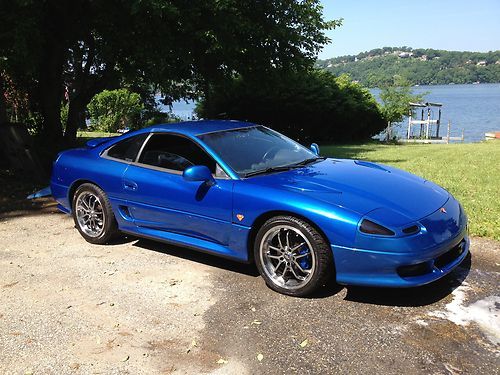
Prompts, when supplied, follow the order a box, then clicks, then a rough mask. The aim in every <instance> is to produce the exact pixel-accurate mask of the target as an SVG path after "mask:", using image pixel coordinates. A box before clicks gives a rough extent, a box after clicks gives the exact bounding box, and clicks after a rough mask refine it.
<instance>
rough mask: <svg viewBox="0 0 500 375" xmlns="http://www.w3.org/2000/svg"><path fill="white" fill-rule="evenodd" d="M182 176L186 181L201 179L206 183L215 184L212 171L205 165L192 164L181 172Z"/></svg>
mask: <svg viewBox="0 0 500 375" xmlns="http://www.w3.org/2000/svg"><path fill="white" fill-rule="evenodd" d="M182 177H184V179H185V180H186V181H203V182H205V183H206V184H207V185H209V186H212V185H215V179H214V177H213V176H212V172H210V169H208V168H207V167H206V166H205V165H194V166H192V167H188V168H186V169H185V170H184V172H182Z"/></svg>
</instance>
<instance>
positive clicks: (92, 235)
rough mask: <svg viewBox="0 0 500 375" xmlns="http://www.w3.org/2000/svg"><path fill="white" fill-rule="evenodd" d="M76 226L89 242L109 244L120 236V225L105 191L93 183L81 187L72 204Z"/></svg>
mask: <svg viewBox="0 0 500 375" xmlns="http://www.w3.org/2000/svg"><path fill="white" fill-rule="evenodd" d="M71 208H72V212H73V220H74V222H75V226H76V228H77V229H78V231H79V232H80V234H81V235H82V237H83V238H85V240H86V241H87V242H90V243H93V244H101V245H102V244H105V243H108V242H109V241H110V240H111V239H113V238H114V237H115V236H116V235H117V234H118V224H117V222H116V219H115V215H114V213H113V210H112V208H111V204H110V203H109V200H108V197H107V196H106V193H104V191H103V190H102V189H101V188H100V187H98V186H96V185H94V184H91V183H85V184H82V185H80V186H79V187H78V188H77V189H76V191H75V194H74V195H73V201H72V204H71Z"/></svg>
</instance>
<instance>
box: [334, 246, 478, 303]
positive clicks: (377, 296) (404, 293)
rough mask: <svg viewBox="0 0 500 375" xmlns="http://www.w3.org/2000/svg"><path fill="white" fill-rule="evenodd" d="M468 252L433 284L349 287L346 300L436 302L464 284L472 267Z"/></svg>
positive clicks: (362, 301) (363, 301)
mask: <svg viewBox="0 0 500 375" xmlns="http://www.w3.org/2000/svg"><path fill="white" fill-rule="evenodd" d="M471 262H472V257H471V254H470V253H469V254H467V256H466V257H465V259H464V260H463V261H462V263H461V264H460V266H458V267H457V268H455V269H454V270H453V271H452V272H450V273H449V274H448V275H446V276H445V277H443V278H442V279H439V280H437V281H435V282H433V283H431V284H427V285H424V286H420V287H415V288H373V287H354V286H352V287H347V294H346V296H345V298H344V299H345V300H347V301H353V302H360V303H368V304H374V305H385V306H398V307H417V306H427V305H430V304H433V303H436V302H438V301H440V300H442V299H443V298H445V297H446V296H448V295H449V294H450V293H451V292H453V290H455V289H456V288H458V287H459V286H460V285H462V283H463V281H464V280H465V279H466V278H467V275H468V274H469V272H470V269H471Z"/></svg>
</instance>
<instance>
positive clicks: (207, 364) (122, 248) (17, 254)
mask: <svg viewBox="0 0 500 375" xmlns="http://www.w3.org/2000/svg"><path fill="white" fill-rule="evenodd" d="M471 253H472V256H471V257H469V258H468V259H466V260H465V261H464V263H463V264H462V265H461V267H459V268H458V269H457V270H456V271H454V272H453V273H452V274H451V275H449V276H448V277H446V278H444V279H442V280H440V281H439V282H437V283H434V284H432V285H429V286H426V287H422V288H416V289H405V290H391V289H376V288H344V287H339V286H336V285H335V284H333V283H332V284H331V285H329V286H327V287H325V288H324V289H323V290H322V291H321V292H320V293H318V294H317V295H315V296H313V298H308V299H299V298H291V297H286V296H282V295H279V294H277V293H275V292H272V291H271V290H269V289H268V288H267V287H266V286H265V284H264V282H263V280H262V279H261V278H260V277H259V276H258V273H257V272H256V270H255V268H254V267H253V266H248V265H241V264H238V263H233V262H230V261H227V260H223V259H219V258H216V257H212V256H209V255H204V254H200V253H196V252H194V251H192V250H188V249H183V248H179V247H175V246H171V245H166V244H161V243H155V242H152V241H146V240H142V239H136V238H123V239H122V240H120V241H118V242H116V243H114V244H111V245H106V246H98V245H91V244H88V243H87V242H85V241H84V240H83V238H82V237H80V235H79V234H78V232H77V230H76V229H75V228H74V225H73V221H72V219H71V218H70V217H68V216H66V215H64V214H61V213H58V212H57V211H56V210H55V208H54V207H53V204H52V202H50V201H47V200H46V201H42V204H38V205H36V206H33V207H29V206H26V207H22V210H17V211H16V210H5V212H3V213H0V269H1V272H0V298H1V304H0V373H1V374H72V373H74V374H157V373H158V374H171V373H172V374H198V373H214V374H217V373H220V374H238V375H243V374H259V373H261V374H282V373H300V374H317V373H340V374H352V373H384V374H400V373H405V374H423V373H434V374H453V375H455V374H495V373H497V374H498V373H499V372H500V369H499V364H500V361H499V358H500V318H499V311H500V295H499V288H498V287H499V280H500V279H499V270H500V244H499V243H498V242H495V241H491V240H487V239H480V238H474V239H473V241H472V248H471Z"/></svg>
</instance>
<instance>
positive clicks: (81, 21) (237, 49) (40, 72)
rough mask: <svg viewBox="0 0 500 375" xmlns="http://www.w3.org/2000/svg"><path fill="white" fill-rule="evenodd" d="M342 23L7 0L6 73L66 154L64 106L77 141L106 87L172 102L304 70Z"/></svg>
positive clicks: (287, 1)
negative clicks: (218, 86) (211, 88)
mask: <svg viewBox="0 0 500 375" xmlns="http://www.w3.org/2000/svg"><path fill="white" fill-rule="evenodd" d="M338 24H339V22H338V21H326V20H324V18H323V15H322V7H321V5H320V2H319V0H307V1H300V0H267V1H254V0H222V1H221V0H202V1H200V0H193V1H183V0H128V1H123V0H109V1H88V0H71V1H69V0H13V1H11V0H0V71H1V72H3V74H5V75H6V76H7V77H8V78H9V79H10V80H12V82H13V85H14V87H16V89H17V90H18V91H20V92H22V93H25V94H26V95H27V97H28V100H29V105H30V113H31V114H33V113H36V114H40V116H41V118H42V123H41V125H42V133H43V135H44V139H45V142H47V147H49V145H48V143H49V142H52V143H53V147H54V149H57V148H60V147H61V141H62V137H63V132H62V129H63V127H62V124H61V113H60V112H61V102H65V101H66V102H67V104H68V109H67V116H65V117H66V118H67V124H66V127H65V129H66V130H65V134H64V137H65V138H66V143H71V142H73V141H74V139H75V136H76V130H77V128H78V126H81V125H82V124H83V123H84V113H85V108H86V106H87V104H88V103H89V102H90V100H91V98H92V97H93V96H94V95H95V94H97V93H99V92H101V91H102V90H103V89H114V88H118V87H129V88H130V89H131V90H132V91H134V92H138V93H140V94H141V95H142V97H143V100H145V99H147V98H149V99H150V100H151V98H152V96H153V95H154V93H156V92H161V93H163V94H164V96H165V100H166V102H170V101H172V100H174V99H177V98H181V97H195V96H197V95H198V94H199V92H200V91H202V90H205V88H206V87H208V85H209V84H210V83H211V82H217V81H218V80H220V79H222V78H225V77H228V76H229V77H231V76H234V75H236V74H249V73H251V74H252V75H254V76H257V75H259V74H260V75H261V76H263V75H265V74H267V72H269V71H272V70H275V69H282V68H286V69H301V68H304V67H308V66H310V65H312V64H313V61H314V59H315V58H316V55H317V53H318V51H319V50H320V48H321V47H322V45H324V44H325V43H326V42H327V41H328V38H327V37H326V35H325V30H327V29H330V28H333V27H335V26H337V25H338ZM2 77H3V75H2ZM1 83H2V82H0V88H1V87H4V85H3V84H1ZM0 104H2V103H0ZM3 107H5V106H4V105H3V104H2V105H0V110H1V109H2V108H3Z"/></svg>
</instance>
